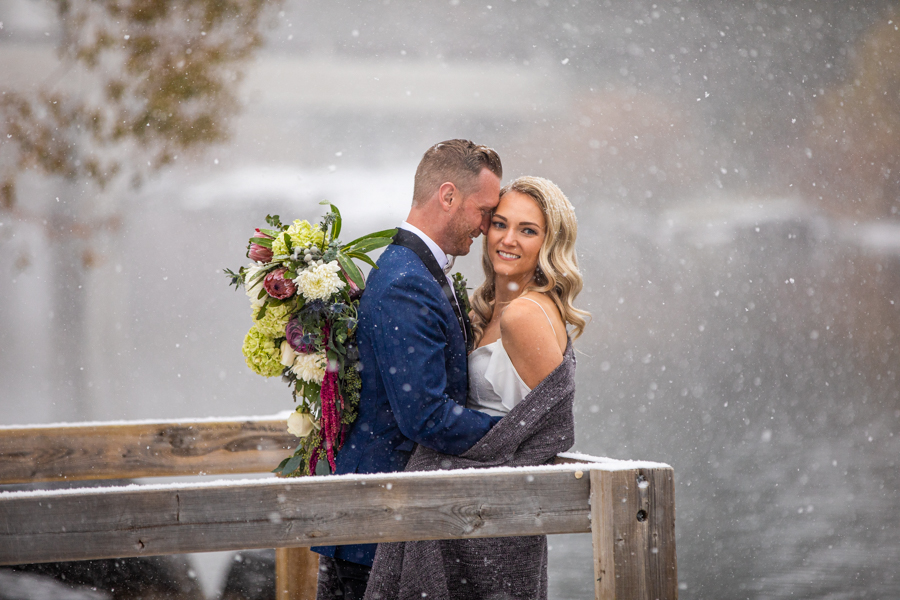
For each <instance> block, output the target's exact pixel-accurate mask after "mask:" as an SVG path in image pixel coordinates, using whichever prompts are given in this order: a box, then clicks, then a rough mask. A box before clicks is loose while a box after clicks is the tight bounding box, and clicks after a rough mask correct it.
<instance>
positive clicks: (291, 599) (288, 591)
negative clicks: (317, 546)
mask: <svg viewBox="0 0 900 600" xmlns="http://www.w3.org/2000/svg"><path fill="white" fill-rule="evenodd" d="M318 577H319V555H318V554H316V553H315V552H313V551H312V550H310V549H309V548H277V549H276V550H275V590H276V591H275V598H276V600H312V599H313V598H315V597H316V584H317V583H318Z"/></svg>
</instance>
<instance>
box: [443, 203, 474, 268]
mask: <svg viewBox="0 0 900 600" xmlns="http://www.w3.org/2000/svg"><path fill="white" fill-rule="evenodd" d="M459 208H460V212H458V213H456V214H455V215H454V216H453V219H452V220H451V221H450V222H449V223H448V224H447V236H446V237H447V241H448V242H449V244H448V245H449V246H450V248H448V250H447V254H450V255H452V256H465V255H466V254H468V253H469V250H470V249H471V247H472V240H471V237H472V236H471V235H470V234H471V233H472V229H471V228H469V227H468V225H466V223H465V221H464V220H463V219H462V218H461V212H462V206H460V207H459Z"/></svg>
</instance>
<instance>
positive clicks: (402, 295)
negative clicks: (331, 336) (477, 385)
mask: <svg viewBox="0 0 900 600" xmlns="http://www.w3.org/2000/svg"><path fill="white" fill-rule="evenodd" d="M378 267H379V268H378V269H372V272H371V273H370V274H369V277H368V280H367V281H366V289H365V292H364V293H363V295H362V298H361V299H360V303H359V328H358V330H357V343H358V345H359V356H360V364H361V365H362V370H361V372H360V375H361V378H362V390H361V392H360V403H359V416H358V417H357V419H356V422H355V423H354V424H353V428H352V429H351V431H350V434H349V436H348V438H347V440H346V441H345V443H344V446H343V448H342V449H341V450H340V452H338V454H337V457H336V464H337V470H336V472H335V473H336V474H339V475H340V474H345V473H389V472H394V471H402V470H403V468H404V467H405V466H406V463H407V461H408V460H409V457H410V455H411V453H412V450H413V449H414V448H415V445H416V444H422V445H423V446H426V447H428V448H432V449H434V450H437V451H439V452H443V453H445V454H453V455H459V454H462V453H464V452H465V451H466V450H468V449H469V448H471V447H472V446H473V445H474V444H475V442H477V441H478V440H480V439H481V438H482V437H484V435H485V434H486V433H487V432H488V431H489V430H490V428H491V427H492V426H493V424H494V423H496V422H497V421H499V418H498V417H491V416H489V415H486V414H485V413H482V412H478V411H474V410H469V409H467V408H464V407H465V403H466V392H467V388H468V371H467V357H466V343H465V337H464V335H463V332H462V330H461V329H460V326H459V321H458V320H457V318H456V314H455V313H454V312H453V307H452V306H451V305H450V302H449V301H448V299H447V297H446V296H445V295H444V292H443V290H442V289H441V286H440V284H438V282H437V281H435V279H434V277H433V276H432V275H431V273H430V272H429V271H428V269H427V268H426V266H425V264H424V263H423V262H422V259H420V258H419V257H418V256H417V255H416V253H415V252H413V251H412V250H410V249H409V248H406V247H403V246H398V245H391V246H388V247H387V248H386V249H385V251H384V252H383V253H382V255H381V257H380V258H379V260H378ZM375 548H376V544H359V545H348V546H320V547H316V548H313V550H314V551H316V552H318V553H320V554H324V555H326V556H334V557H337V558H341V559H344V560H348V561H350V562H354V563H358V564H363V565H371V564H372V561H373V560H374V558H375Z"/></svg>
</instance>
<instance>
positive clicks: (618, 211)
mask: <svg viewBox="0 0 900 600" xmlns="http://www.w3.org/2000/svg"><path fill="white" fill-rule="evenodd" d="M0 111H2V112H0V116H2V119H0V249H2V253H0V257H2V258H0V282H2V283H0V306H2V311H0V425H11V424H25V423H54V422H61V421H85V420H117V419H147V418H153V419H172V418H182V417H185V418H187V417H207V416H236V415H250V414H254V415H264V414H271V413H275V412H278V411H282V410H287V409H290V408H291V407H292V403H291V399H290V395H289V393H288V390H287V388H286V386H284V385H283V384H282V383H281V382H280V381H278V380H271V381H267V380H264V379H262V378H260V377H258V376H256V375H254V374H253V373H251V372H250V370H249V369H248V368H247V367H246V366H245V365H244V361H243V357H242V355H241V352H240V346H241V342H242V339H243V336H244V334H245V333H246V330H247V329H248V327H249V325H250V310H249V305H248V302H247V299H246V297H245V296H244V295H243V294H241V293H237V294H236V293H234V292H233V291H231V290H230V289H229V288H228V287H227V283H228V281H227V279H226V278H225V277H224V276H223V274H222V269H223V268H225V267H229V268H232V269H237V267H239V266H240V265H242V264H244V263H245V262H246V261H247V259H246V258H245V256H244V252H245V246H246V240H247V238H248V237H249V236H250V235H251V234H252V232H253V228H254V227H259V226H262V225H264V217H265V216H266V214H280V215H281V216H282V218H283V219H294V218H306V219H309V220H315V219H317V218H318V216H319V215H321V214H322V207H320V206H319V205H318V202H319V201H320V200H322V199H328V200H330V201H332V202H334V203H336V204H337V205H338V206H339V207H340V209H341V210H342V212H343V213H344V217H345V218H344V231H345V233H344V236H343V237H345V238H346V239H348V240H349V239H351V238H352V237H355V236H356V235H357V234H362V233H366V232H368V231H371V230H375V229H381V228H386V227H392V226H394V225H396V224H398V223H399V222H400V221H401V220H402V219H403V218H404V217H405V215H406V212H407V210H408V206H409V203H410V200H411V195H412V178H413V173H414V171H415V166H416V164H417V162H418V160H419V158H420V157H421V154H422V153H423V152H424V150H425V149H426V148H428V147H429V146H430V145H432V144H433V143H435V142H438V141H440V140H444V139H448V138H456V137H463V138H469V139H472V140H474V141H476V142H478V143H483V144H487V145H490V146H492V147H494V148H495V149H497V151H498V152H499V154H500V156H501V158H502V160H503V165H504V181H509V180H511V179H512V178H514V177H516V176H519V175H524V174H529V175H540V176H543V177H548V178H550V179H552V180H553V181H555V182H556V183H557V184H559V185H560V187H561V188H562V189H563V190H564V191H565V192H566V193H567V195H568V196H569V198H570V199H571V201H572V202H573V204H574V205H575V207H576V211H577V213H578V216H579V225H580V232H579V234H580V235H579V240H578V245H579V261H580V264H581V267H582V269H583V273H584V277H585V288H584V292H583V293H582V295H581V296H580V297H579V299H578V304H579V305H580V306H581V307H582V308H585V309H587V310H589V311H591V313H592V314H593V322H592V323H591V325H590V326H589V327H588V328H587V330H586V332H585V335H584V336H583V337H582V338H581V339H580V340H579V341H578V343H577V348H578V350H579V351H580V353H579V354H578V378H579V379H578V397H577V400H576V411H577V413H576V429H577V440H576V445H575V449H576V450H579V451H582V452H585V453H589V454H596V455H603V456H611V457H615V458H633V459H647V460H655V461H661V462H666V463H669V464H671V465H672V466H673V467H674V469H675V474H676V505H677V514H678V520H677V540H678V542H677V543H678V563H679V564H678V571H679V581H680V594H681V597H682V598H716V599H726V598H728V599H730V598H734V599H743V598H787V597H791V598H828V599H857V598H897V597H900V576H898V575H897V565H898V564H900V511H898V510H897V506H898V503H897V497H898V493H900V468H898V464H897V463H898V459H900V387H898V376H897V371H898V368H900V343H898V342H900V339H898V335H900V214H898V211H900V7H898V4H897V2H896V0H867V1H865V2H853V1H849V2H848V1H847V0H841V1H837V0H819V1H816V0H792V1H791V0H774V1H759V2H749V1H748V2H743V1H742V2H727V1H724V0H690V1H689V0H670V1H668V2H657V3H653V2H650V1H644V0H633V1H630V2H624V1H611V0H606V1H599V0H598V1H594V2H586V1H577V0H566V1H561V2H550V1H549V0H482V1H479V2H473V1H471V0H447V1H440V2H412V1H403V0H383V1H380V2H358V1H357V2H351V1H344V0H333V1H331V2H327V3H323V2H312V1H307V0H280V1H277V0H268V1H263V0H187V1H184V2H171V1H167V0H110V1H109V2H82V3H67V2H62V1H61V0H59V1H56V2H54V1H51V0H3V2H2V3H0ZM476 254H478V253H477V252H473V255H472V256H469V257H466V258H464V259H460V260H459V261H458V262H457V265H458V266H459V267H460V269H461V270H462V271H463V272H464V273H465V274H466V275H467V276H468V278H469V281H470V283H471V284H477V282H479V281H480V278H481V274H480V267H479V263H478V257H477V256H475V255H476ZM273 466H274V465H273ZM550 545H551V561H552V562H551V573H550V579H551V597H552V598H560V599H568V598H589V597H592V593H593V584H592V581H591V554H590V552H591V551H590V538H589V536H555V537H552V538H550ZM196 560H197V564H198V565H200V566H199V567H198V568H197V570H198V571H199V572H200V574H199V576H200V578H201V580H203V583H204V589H205V591H206V593H207V595H209V596H210V597H212V596H214V595H215V594H217V593H218V591H219V590H220V589H221V585H222V582H221V581H220V580H221V572H222V569H224V567H222V566H221V565H222V563H223V561H224V559H223V561H219V562H218V563H216V562H215V560H213V559H212V558H210V557H208V556H207V557H206V558H203V557H199V555H198V558H197V559H196ZM204 561H205V562H204ZM216 569H218V571H216Z"/></svg>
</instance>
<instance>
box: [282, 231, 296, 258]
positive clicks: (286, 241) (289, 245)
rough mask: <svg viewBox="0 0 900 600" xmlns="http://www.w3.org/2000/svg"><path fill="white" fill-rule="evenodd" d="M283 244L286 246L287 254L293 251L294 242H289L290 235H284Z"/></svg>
mask: <svg viewBox="0 0 900 600" xmlns="http://www.w3.org/2000/svg"><path fill="white" fill-rule="evenodd" d="M284 245H285V247H287V253H288V254H290V253H291V252H293V248H294V244H293V242H291V236H289V235H285V236H284Z"/></svg>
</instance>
